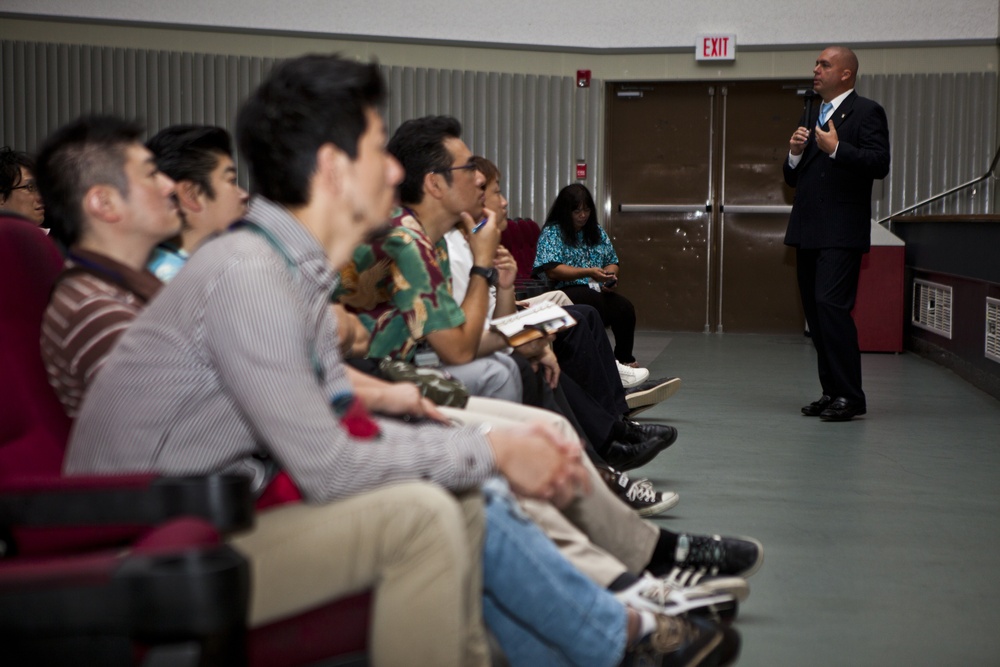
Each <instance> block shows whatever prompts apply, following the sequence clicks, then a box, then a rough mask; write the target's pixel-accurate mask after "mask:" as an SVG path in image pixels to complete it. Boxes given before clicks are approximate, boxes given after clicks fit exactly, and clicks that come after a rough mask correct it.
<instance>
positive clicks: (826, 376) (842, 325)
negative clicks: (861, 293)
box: [796, 248, 865, 405]
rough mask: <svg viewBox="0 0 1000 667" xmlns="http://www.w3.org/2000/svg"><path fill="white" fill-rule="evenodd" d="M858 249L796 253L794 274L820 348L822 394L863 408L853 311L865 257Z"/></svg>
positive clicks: (812, 333)
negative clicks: (863, 257)
mask: <svg viewBox="0 0 1000 667" xmlns="http://www.w3.org/2000/svg"><path fill="white" fill-rule="evenodd" d="M863 254H864V253H862V251H861V250H858V249H855V248H821V249H816V250H812V249H810V250H802V249H798V250H797V253H796V271H797V274H798V281H799V292H800V293H801V295H802V308H803V310H804V311H805V315H806V322H807V323H808V324H809V333H810V334H811V335H812V341H813V345H814V346H815V347H816V357H817V365H818V368H819V381H820V385H821V386H822V387H823V393H824V394H826V395H827V396H831V397H833V398H840V397H843V398H846V399H847V400H849V401H851V402H852V403H859V404H861V405H865V393H864V391H862V389H861V351H860V350H859V348H858V329H857V327H856V326H855V325H854V318H853V317H851V311H852V310H853V309H854V302H855V301H856V299H857V296H858V278H859V276H860V275H861V257H862V255H863Z"/></svg>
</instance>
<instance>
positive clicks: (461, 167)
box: [431, 162, 476, 174]
mask: <svg viewBox="0 0 1000 667" xmlns="http://www.w3.org/2000/svg"><path fill="white" fill-rule="evenodd" d="M475 168H476V165H475V163H473V162H470V163H469V164H463V165H459V166H457V167H445V168H444V169H432V170H431V173H432V174H443V173H445V172H448V171H465V170H469V171H471V170H474V169H475Z"/></svg>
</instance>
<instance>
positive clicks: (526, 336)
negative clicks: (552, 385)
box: [490, 301, 576, 347]
mask: <svg viewBox="0 0 1000 667" xmlns="http://www.w3.org/2000/svg"><path fill="white" fill-rule="evenodd" d="M574 325H576V320H574V319H573V316H572V315H570V314H569V313H568V312H566V310H565V309H564V308H563V307H562V306H558V305H556V304H554V303H552V302H551V301H542V302H540V303H536V304H535V305H533V306H531V307H530V308H526V309H524V310H522V311H520V312H518V313H514V314H513V315H508V316H506V317H498V318H497V319H495V320H491V321H490V329H492V330H493V331H496V332H497V333H499V334H500V335H501V336H503V337H504V338H505V339H506V340H507V342H508V343H509V344H510V345H511V346H513V347H517V346H518V345H524V344H525V343H530V342H531V341H533V340H537V339H538V338H541V337H542V336H547V335H549V334H554V333H557V332H559V331H562V330H563V329H569V328H570V327H571V326H574Z"/></svg>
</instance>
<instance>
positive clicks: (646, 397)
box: [625, 378, 681, 419]
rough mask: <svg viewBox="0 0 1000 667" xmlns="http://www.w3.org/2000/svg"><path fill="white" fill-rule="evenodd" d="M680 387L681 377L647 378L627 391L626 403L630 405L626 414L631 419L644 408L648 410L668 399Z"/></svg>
mask: <svg viewBox="0 0 1000 667" xmlns="http://www.w3.org/2000/svg"><path fill="white" fill-rule="evenodd" d="M680 388H681V379H680V378H657V379H655V380H646V381H645V382H643V383H642V384H640V385H639V386H638V387H634V388H632V389H629V390H627V391H626V392H625V403H626V404H627V405H628V412H626V413H625V416H626V417H628V418H629V419H631V418H633V417H635V416H636V415H637V414H639V413H640V412H642V411H643V410H648V409H649V408H651V407H653V406H654V405H656V404H657V403H662V402H663V401H665V400H667V399H668V398H670V397H671V396H673V395H674V394H676V393H677V390H678V389H680Z"/></svg>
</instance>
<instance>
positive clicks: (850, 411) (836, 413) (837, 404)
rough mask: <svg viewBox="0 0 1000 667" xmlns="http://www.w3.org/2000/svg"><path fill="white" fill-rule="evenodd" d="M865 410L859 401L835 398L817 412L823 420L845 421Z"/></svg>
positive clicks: (861, 413) (863, 412)
mask: <svg viewBox="0 0 1000 667" xmlns="http://www.w3.org/2000/svg"><path fill="white" fill-rule="evenodd" d="M865 412H867V410H865V406H863V405H861V404H860V403H851V402H850V401H848V400H847V399H846V398H835V399H833V402H832V403H830V405H829V406H828V407H827V408H826V410H823V412H821V413H819V418H820V419H822V420H823V421H825V422H846V421H848V420H851V419H854V418H855V417H857V416H858V415H863V414H865Z"/></svg>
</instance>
